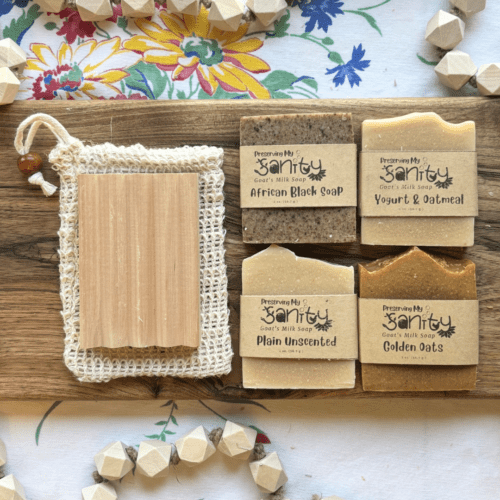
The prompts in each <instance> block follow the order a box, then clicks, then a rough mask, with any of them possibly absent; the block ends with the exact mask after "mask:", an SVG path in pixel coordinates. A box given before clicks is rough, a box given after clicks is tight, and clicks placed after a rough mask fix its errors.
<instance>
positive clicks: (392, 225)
mask: <svg viewBox="0 0 500 500" xmlns="http://www.w3.org/2000/svg"><path fill="white" fill-rule="evenodd" d="M361 144H362V151H363V152H367V151H475V150H476V126H475V123H474V122H472V121H467V122H463V123H458V124H454V123H448V122H446V121H444V120H443V119H442V118H441V117H440V116H439V115H437V114H436V113H410V114H409V115H405V116H401V117H397V118H387V119H383V120H365V121H364V122H363V123H362V124H361ZM361 243H362V244H364V245H408V246H410V245H420V246H458V247H468V246H472V245H474V217H362V218H361Z"/></svg>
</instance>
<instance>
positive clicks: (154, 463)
mask: <svg viewBox="0 0 500 500" xmlns="http://www.w3.org/2000/svg"><path fill="white" fill-rule="evenodd" d="M171 455H172V445H171V444H168V443H164V442H163V441H160V440H159V439H151V440H149V441H142V442H141V444H140V445H139V455H138V456H137V462H136V463H137V471H138V472H139V473H140V474H143V475H144V476H147V477H164V476H166V475H167V474H168V466H169V465H170V456H171Z"/></svg>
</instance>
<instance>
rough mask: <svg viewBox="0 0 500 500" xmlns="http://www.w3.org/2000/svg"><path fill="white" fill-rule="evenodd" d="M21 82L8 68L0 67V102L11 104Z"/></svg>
mask: <svg viewBox="0 0 500 500" xmlns="http://www.w3.org/2000/svg"><path fill="white" fill-rule="evenodd" d="M20 85H21V82H20V81H19V80H18V79H17V77H16V75H14V73H12V71H11V70H10V69H9V68H0V104H11V103H13V102H14V99H15V98H16V95H17V91H18V90H19V86H20Z"/></svg>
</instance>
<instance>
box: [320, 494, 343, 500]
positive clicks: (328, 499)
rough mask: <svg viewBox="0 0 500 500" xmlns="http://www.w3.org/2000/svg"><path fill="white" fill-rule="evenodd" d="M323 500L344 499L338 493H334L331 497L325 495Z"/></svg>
mask: <svg viewBox="0 0 500 500" xmlns="http://www.w3.org/2000/svg"><path fill="white" fill-rule="evenodd" d="M321 500H343V499H342V498H340V497H338V496H336V495H333V496H331V497H323V498H322V499H321Z"/></svg>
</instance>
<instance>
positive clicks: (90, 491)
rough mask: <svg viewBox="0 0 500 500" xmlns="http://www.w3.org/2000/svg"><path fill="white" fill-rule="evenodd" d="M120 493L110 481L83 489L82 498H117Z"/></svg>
mask: <svg viewBox="0 0 500 500" xmlns="http://www.w3.org/2000/svg"><path fill="white" fill-rule="evenodd" d="M117 498H118V495H117V494H116V491H115V489H114V488H113V486H112V485H111V484H110V483H99V484H94V485H93V486H88V487H87V488H83V490H82V500H117Z"/></svg>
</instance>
